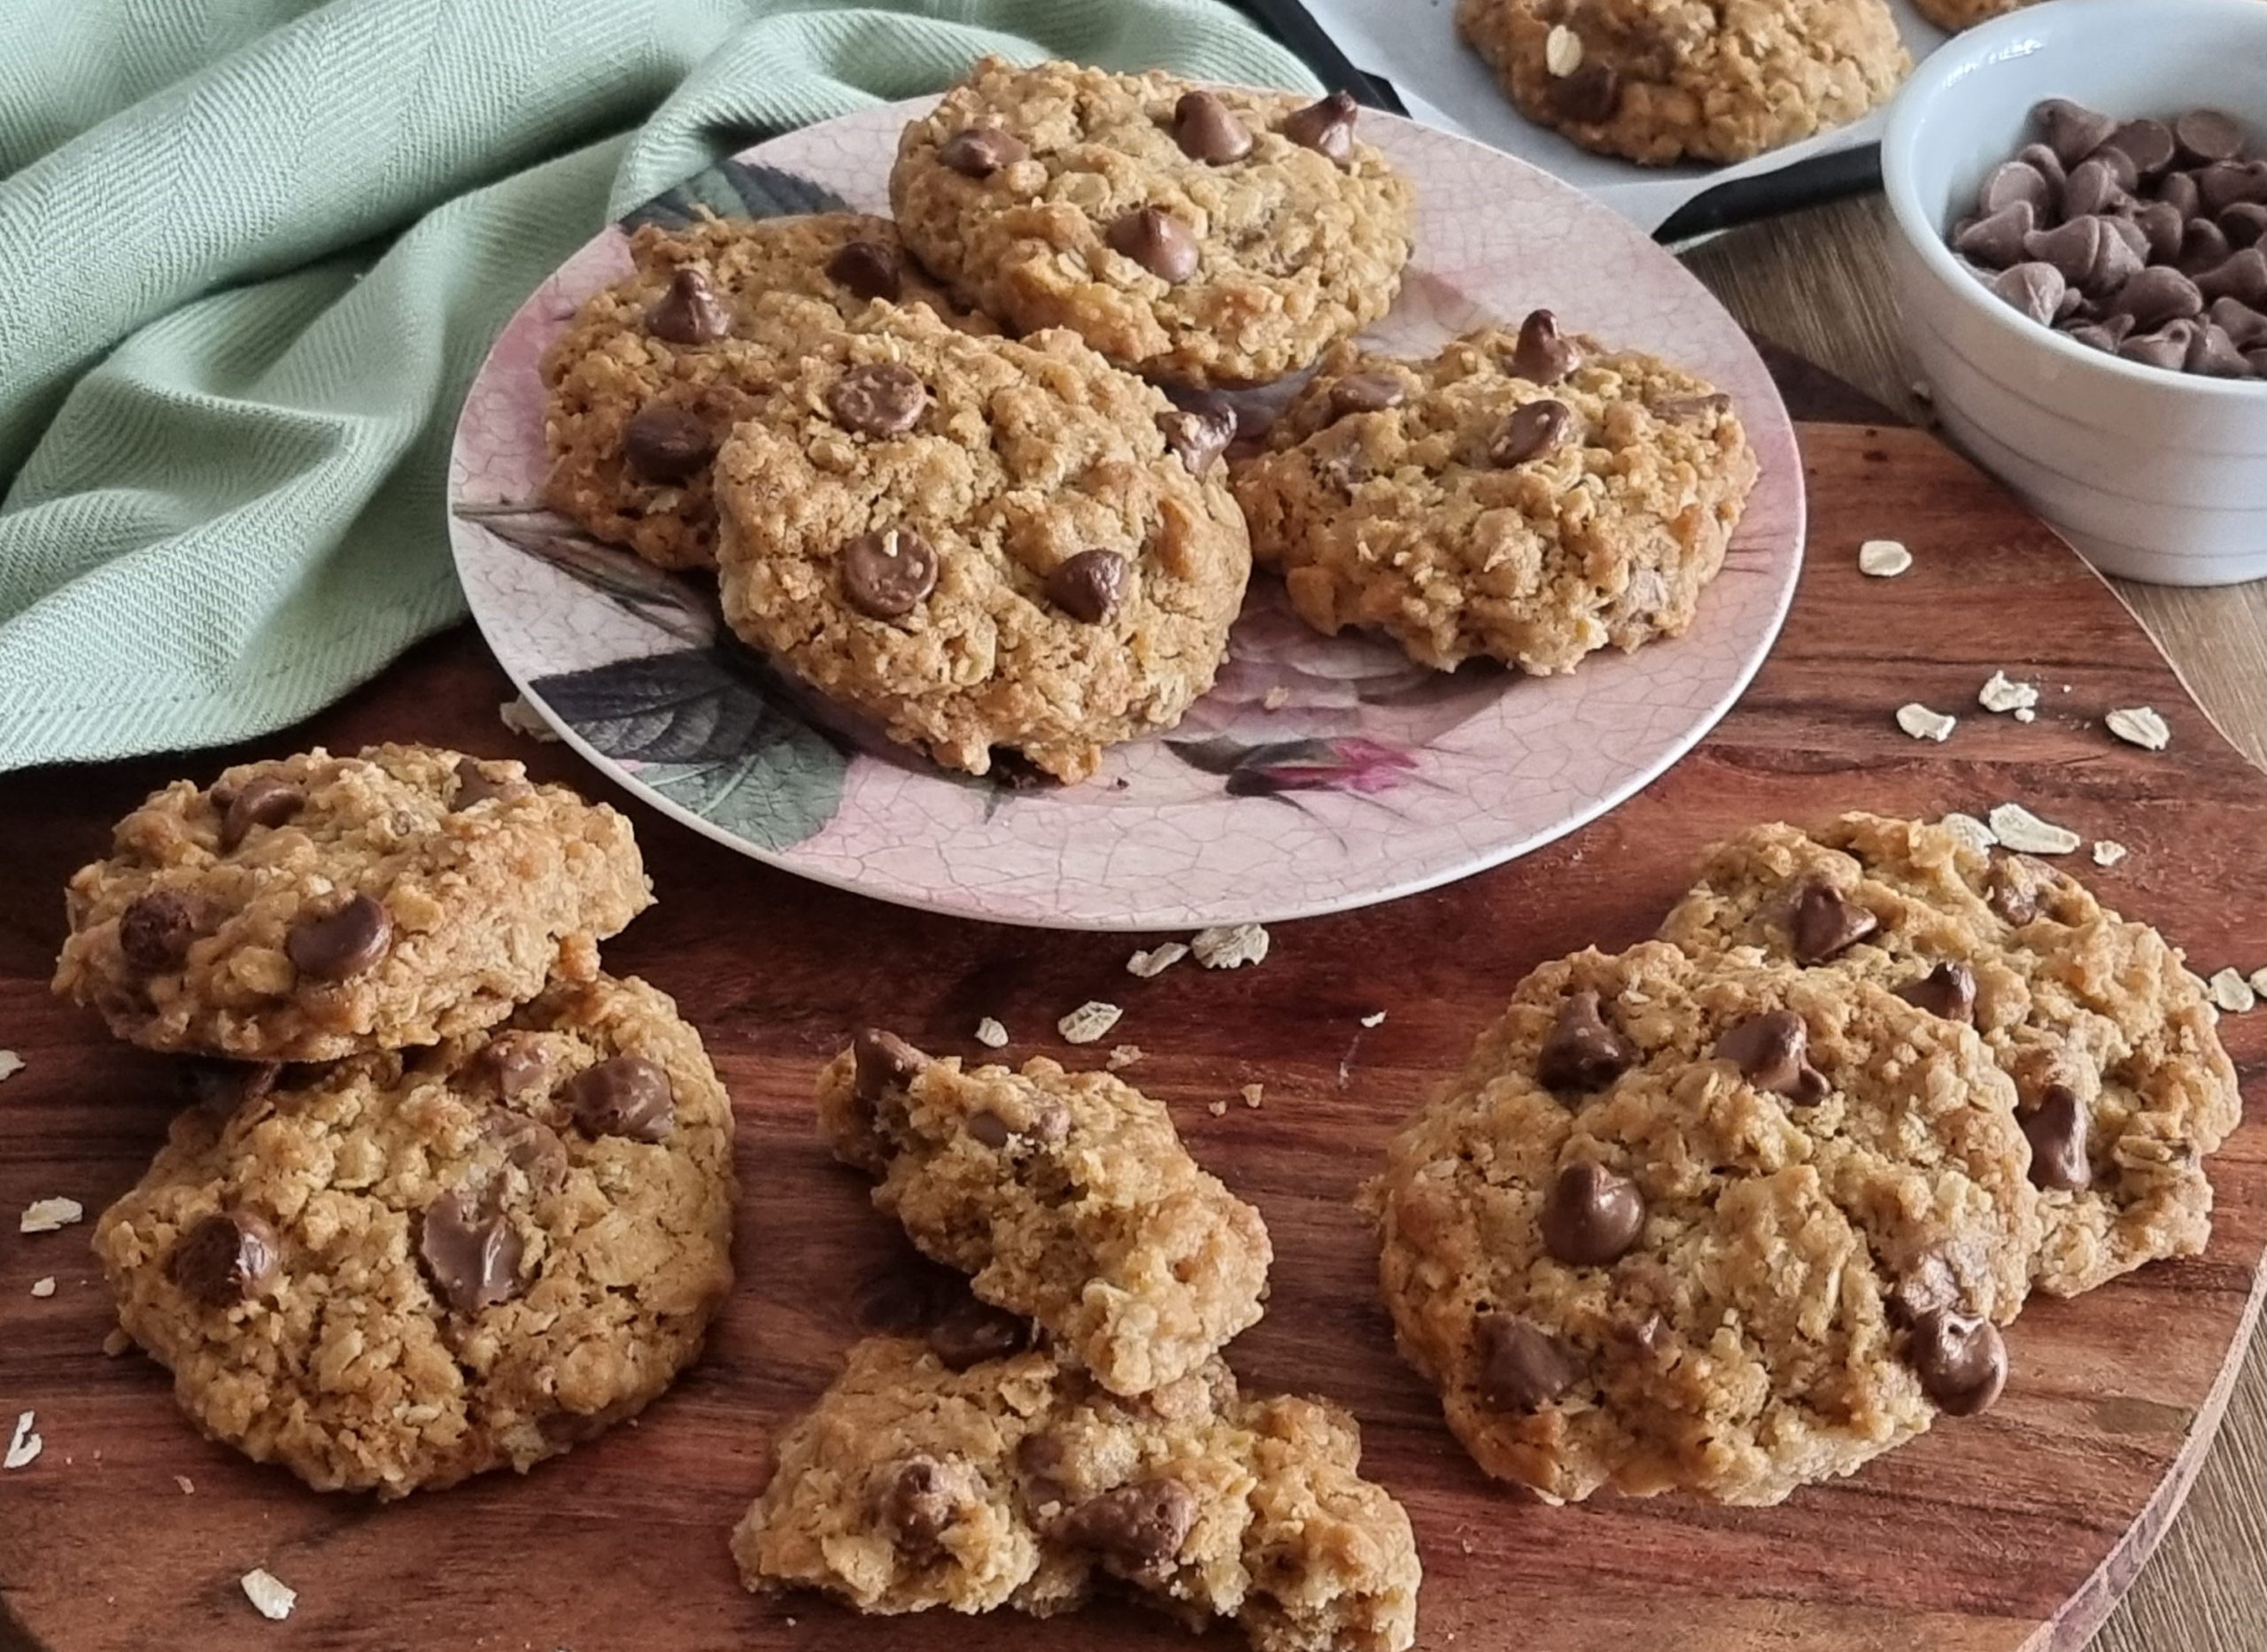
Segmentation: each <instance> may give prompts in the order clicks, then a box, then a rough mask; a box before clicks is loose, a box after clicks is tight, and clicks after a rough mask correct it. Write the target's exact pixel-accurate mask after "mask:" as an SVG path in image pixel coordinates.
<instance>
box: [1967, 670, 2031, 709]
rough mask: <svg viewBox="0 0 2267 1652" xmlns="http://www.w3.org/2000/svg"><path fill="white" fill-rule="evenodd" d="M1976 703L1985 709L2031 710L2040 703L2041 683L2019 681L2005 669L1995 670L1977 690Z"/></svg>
mask: <svg viewBox="0 0 2267 1652" xmlns="http://www.w3.org/2000/svg"><path fill="white" fill-rule="evenodd" d="M1976 703H1977V705H1979V706H1982V707H1983V708H1984V709H1985V711H1999V712H2008V711H2030V710H2031V708H2032V707H2033V706H2037V705H2038V704H2039V685H2038V684H2037V683H2018V682H2016V681H2015V679H2013V678H2012V677H2010V676H2008V674H2007V673H2006V672H2004V671H1994V672H1993V673H1992V675H1991V676H1990V678H1989V679H1987V680H1986V681H1985V684H1984V686H1983V687H1982V688H1981V689H1979V690H1977V694H1976Z"/></svg>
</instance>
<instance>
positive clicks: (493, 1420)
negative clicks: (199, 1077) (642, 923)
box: [95, 976, 734, 1497]
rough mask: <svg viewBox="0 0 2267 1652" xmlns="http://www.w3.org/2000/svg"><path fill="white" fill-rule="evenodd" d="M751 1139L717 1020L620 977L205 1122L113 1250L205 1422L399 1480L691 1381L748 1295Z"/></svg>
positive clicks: (373, 1477)
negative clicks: (708, 1032) (734, 1283)
mask: <svg viewBox="0 0 2267 1652" xmlns="http://www.w3.org/2000/svg"><path fill="white" fill-rule="evenodd" d="M731 1142H732V1119H731V1103H730V1101H729V1100H728V1099H727V1097H726V1096H725V1093H724V1091H723V1086H722V1085H719V1084H718V1083H717V1081H716V1073H715V1071H714V1070H713V1069H711V1068H710V1066H709V1064H708V1056H707V1054H705V1053H704V1052H703V1051H702V1049H701V1046H700V1035H699V1034H697V1033H696V1032H695V1031H693V1030H692V1028H691V1027H689V1026H687V1025H686V1024H685V1023H684V1022H683V1021H681V1020H679V1019H678V1018H677V1010H676V1007H675V1006H674V1005H672V1004H671V1003H670V1002H669V1000H668V999H667V998H665V997H663V996H662V994H661V993H660V992H655V991H654V989H653V988H652V987H650V986H647V985H646V984H645V983H643V982H641V981H637V980H622V981H617V980H614V979H611V978H609V977H605V976H600V977H596V978H595V979H593V980H591V981H588V982H582V983H567V984H559V985H555V986H553V987H552V988H551V989H550V990H549V991H547V992H545V993H544V994H543V995H542V996H541V997H539V998H538V999H537V1000H535V1001H534V1002H532V1003H530V1004H529V1005H528V1006H526V1007H524V1008H522V1010H520V1011H519V1013H518V1014H517V1015H515V1016H514V1017H513V1018H512V1020H511V1022H510V1023H509V1024H508V1025H507V1027H505V1028H501V1029H499V1030H496V1031H490V1032H485V1033H481V1034H477V1035H475V1036H472V1037H469V1038H453V1039H451V1040H449V1041H447V1042H445V1043H443V1044H441V1045H439V1046H436V1047H433V1048H430V1049H424V1050H414V1051H401V1052H383V1053H378V1054H368V1055H361V1056H357V1057H355V1058H353V1059H352V1060H351V1061H342V1062H340V1063H338V1064H337V1065H336V1066H332V1067H320V1068H293V1069H284V1071H283V1072H282V1074H281V1075H274V1074H270V1075H268V1076H267V1082H266V1083H264V1084H256V1085H251V1086H248V1087H246V1089H245V1090H244V1092H242V1098H241V1100H233V1101H230V1102H224V1103H220V1104H209V1105H207V1106H205V1107H202V1108H197V1109H195V1110H193V1111H191V1112H189V1113H185V1114H183V1115H182V1116H181V1118H180V1119H179V1120H177V1121H176V1122H175V1123H174V1131H173V1139H172V1140H171V1142H170V1143H169V1144H168V1145H167V1146H166V1148H165V1150H164V1151H163V1152H162V1153H160V1154H159V1155H158V1159H157V1162H156V1163H155V1164H153V1165H152V1166H151V1169H150V1172H149V1174H148V1175H146V1176H145V1177H143V1179H142V1182H141V1184H140V1185H138V1186H136V1187H135V1189H134V1190H133V1191H132V1192H131V1193H128V1194H127V1195H126V1196H125V1197H124V1198H123V1199H121V1200H119V1201H118V1203H117V1204H115V1205H113V1206H112V1207H111V1208H110V1209H109V1210H108V1211H107V1212H105V1213H104V1216H103V1218H102V1220H101V1223H100V1224H99V1225H98V1226H97V1229H96V1232H95V1250H96V1254H97V1255H99V1256H100V1257H101V1259H102V1263H103V1268H104V1272H105V1273H106V1274H107V1275H108V1276H109V1279H110V1285H111V1289H112V1292H113V1293H114V1294H115V1295H116V1297H117V1299H118V1311H119V1323H120V1325H121V1326H122V1327H123V1328H124V1329H125V1331H126V1332H127V1334H128V1335H129V1336H131V1337H132V1338H133V1339H134V1340H135V1341H136V1342H137V1343H139V1344H140V1345H141V1346H142V1347H143V1348H144V1349H146V1350H147V1351H148V1352H149V1353H150V1355H151V1356H152V1357H153V1358H155V1359H156V1360H158V1361H159V1363H161V1364H164V1365H166V1366H167V1367H169V1368H170V1369H171V1370H172V1371H173V1374H174V1393H175V1396H176V1397H177V1398H178V1399H179V1401H180V1402H181V1404H182V1409H184V1410H186V1411H187V1412H188V1413H189V1415H190V1417H192V1418H193V1419H194V1420H195V1421H196V1423H197V1425H198V1426H199V1427H200V1428H202V1429H203V1430H204V1431H205V1432H206V1433H207V1434H209V1435H211V1436H212V1437H213V1439H215V1440H221V1441H223V1442H225V1443H227V1444H228V1445H231V1446H234V1447H236V1448H237V1449H238V1450H240V1451H243V1452H244V1453H245V1454H246V1455H250V1456H251V1457H253V1458H256V1459H258V1460H259V1461H260V1462H264V1463H265V1462H275V1463H282V1464H283V1465H284V1466H285V1467H287V1468H289V1469H290V1471H292V1472H293V1473H295V1474H297V1475H298V1476H299V1477H300V1478H302V1479H304V1480H306V1482H307V1483H308V1484H309V1485H311V1486H315V1487H317V1488H318V1489H321V1490H325V1491H335V1490H353V1491H371V1492H375V1493H376V1494H378V1495H379V1496H381V1497H400V1496H403V1495H406V1494H408V1493H410V1492H413V1491H416V1490H418V1489H421V1488H424V1489H435V1488H437V1487H440V1486H449V1485H453V1484H454V1483H455V1482H456V1481H458V1480H460V1479H463V1478H465V1477H466V1476H468V1475H471V1474H478V1473H482V1472H484V1471H487V1470H490V1469H496V1468H502V1467H506V1466H509V1467H511V1468H515V1469H519V1470H522V1471H524V1470H526V1469H528V1468H529V1467H530V1466H531V1465H533V1464H534V1463H537V1462H538V1461H540V1460H541V1459H543V1458H545V1457H548V1456H552V1455H555V1454H557V1453H559V1452H561V1451H564V1450H565V1449H567V1448H568V1447H569V1446H571V1445H573V1444H574V1443H575V1442H576V1440H584V1439H587V1438H589V1437H590V1436H591V1435H592V1434H595V1433H597V1432H599V1431H600V1430H601V1429H604V1428H606V1427H607V1426H608V1425H609V1424H613V1423H615V1422H617V1421H619V1420H620V1419H622V1418H623V1417H628V1416H631V1415H632V1414H633V1413H635V1412H637V1411H638V1410H639V1409H643V1408H644V1406H645V1405H646V1403H647V1402H648V1401H651V1400H653V1399H654V1397H655V1396H656V1395H658V1394H659V1393H661V1392H662V1389H664V1388H666V1387H667V1386H669V1382H670V1380H671V1379H672V1378H674V1377H675V1376H676V1375H677V1372H678V1371H679V1370H682V1369H683V1368H684V1367H685V1364H686V1363H689V1362H690V1361H691V1360H692V1358H693V1356H694V1355H696V1354H697V1353H698V1352H699V1350H700V1341H701V1337H702V1335H703V1333H704V1332H706V1330H707V1328H708V1323H709V1321H710V1319H711V1318H713V1317H714V1316H715V1315H716V1310H717V1308H719V1307H720V1306H721V1305H722V1304H723V1300H724V1296H725V1293H726V1292H727V1291H728V1290H729V1289H730V1287H731V1278H732V1275H731V1217H732V1200H733V1193H734V1186H733V1181H732V1145H731Z"/></svg>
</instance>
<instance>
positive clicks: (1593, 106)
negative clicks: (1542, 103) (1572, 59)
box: [1551, 63, 1621, 126]
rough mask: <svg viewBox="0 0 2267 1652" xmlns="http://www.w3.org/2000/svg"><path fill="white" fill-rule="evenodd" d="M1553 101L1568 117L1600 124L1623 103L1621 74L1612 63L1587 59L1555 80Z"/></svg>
mask: <svg viewBox="0 0 2267 1652" xmlns="http://www.w3.org/2000/svg"><path fill="white" fill-rule="evenodd" d="M1551 102H1553V103H1554V104H1558V105H1559V113H1560V114H1562V115H1564V116H1566V118H1567V120H1574V121H1578V122H1581V123H1582V124H1584V125H1588V126H1596V125H1598V123H1599V122H1601V121H1605V120H1613V112H1614V111H1615V110H1617V109H1619V108H1621V75H1620V73H1617V72H1616V71H1615V69H1614V68H1613V65H1611V64H1605V63H1586V64H1584V65H1582V67H1581V68H1579V69H1576V70H1575V72H1574V73H1572V74H1569V75H1566V76H1564V77H1562V78H1560V79H1558V80H1554V81H1551Z"/></svg>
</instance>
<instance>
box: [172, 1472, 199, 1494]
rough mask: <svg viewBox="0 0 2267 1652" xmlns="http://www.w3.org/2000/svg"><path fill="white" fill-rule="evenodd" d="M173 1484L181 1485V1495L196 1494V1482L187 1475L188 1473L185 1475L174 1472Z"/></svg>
mask: <svg viewBox="0 0 2267 1652" xmlns="http://www.w3.org/2000/svg"><path fill="white" fill-rule="evenodd" d="M174 1485H176V1486H180V1487H181V1494H182V1496H184V1497H194V1496H196V1495H197V1482H196V1481H195V1480H192V1479H190V1478H189V1476H188V1475H186V1474H176V1475H174Z"/></svg>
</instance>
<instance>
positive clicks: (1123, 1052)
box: [1102, 1044, 1142, 1073]
mask: <svg viewBox="0 0 2267 1652" xmlns="http://www.w3.org/2000/svg"><path fill="white" fill-rule="evenodd" d="M1141 1055H1142V1050H1141V1046H1140V1045H1138V1044H1119V1045H1114V1046H1111V1048H1110V1054H1108V1055H1106V1056H1104V1057H1103V1063H1102V1064H1103V1066H1104V1067H1107V1068H1109V1069H1110V1071H1112V1072H1113V1073H1122V1072H1124V1071H1125V1070H1126V1069H1127V1068H1129V1067H1131V1066H1133V1065H1134V1062H1136V1061H1140V1060H1141Z"/></svg>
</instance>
